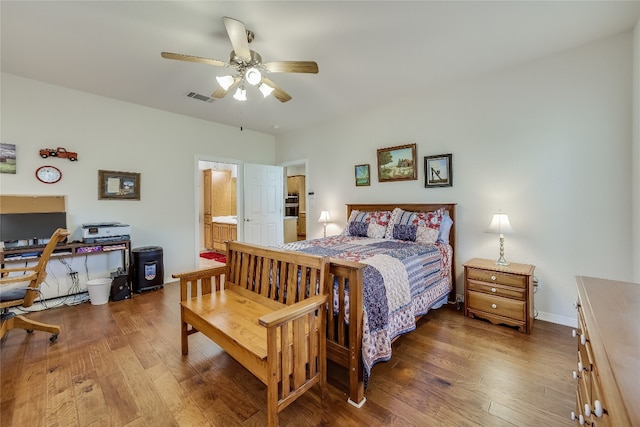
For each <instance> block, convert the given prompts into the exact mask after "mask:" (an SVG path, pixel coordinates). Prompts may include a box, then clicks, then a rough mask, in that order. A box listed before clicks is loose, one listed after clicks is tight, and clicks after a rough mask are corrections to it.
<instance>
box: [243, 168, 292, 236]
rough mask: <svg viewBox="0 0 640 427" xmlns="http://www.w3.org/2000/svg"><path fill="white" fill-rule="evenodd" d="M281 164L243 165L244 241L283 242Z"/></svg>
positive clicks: (282, 173)
mask: <svg viewBox="0 0 640 427" xmlns="http://www.w3.org/2000/svg"><path fill="white" fill-rule="evenodd" d="M283 177H284V170H283V168H282V167H281V166H269V165H254V164H251V163H245V164H244V241H245V242H247V243H254V244H256V245H263V246H271V245H276V244H280V243H283V238H284V230H283V222H282V221H283V212H282V209H283V205H284V196H283V187H284V182H283V179H284V178H283Z"/></svg>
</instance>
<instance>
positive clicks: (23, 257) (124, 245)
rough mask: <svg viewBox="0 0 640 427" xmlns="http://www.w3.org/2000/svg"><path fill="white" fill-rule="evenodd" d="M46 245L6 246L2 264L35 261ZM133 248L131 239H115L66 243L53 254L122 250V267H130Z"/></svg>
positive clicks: (1, 256) (0, 253) (69, 254)
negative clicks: (98, 241)
mask: <svg viewBox="0 0 640 427" xmlns="http://www.w3.org/2000/svg"><path fill="white" fill-rule="evenodd" d="M43 250H44V245H42V246H35V247H34V246H28V247H16V248H4V249H3V250H2V251H0V265H1V266H2V267H3V268H4V265H5V263H11V262H24V261H35V260H37V259H38V257H39V256H40V254H41V253H42V251H43ZM130 250H131V240H128V239H125V240H114V241H109V242H103V243H64V244H62V245H58V246H56V248H55V249H54V250H53V254H51V258H52V259H53V258H55V257H77V256H82V255H95V254H104V253H108V252H112V251H120V252H121V254H122V268H124V269H125V270H126V269H128V267H129V253H130Z"/></svg>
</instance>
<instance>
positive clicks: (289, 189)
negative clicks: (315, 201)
mask: <svg viewBox="0 0 640 427" xmlns="http://www.w3.org/2000/svg"><path fill="white" fill-rule="evenodd" d="M281 166H282V167H283V169H284V178H285V179H284V183H285V189H284V196H285V200H284V202H285V205H284V206H285V214H284V242H285V243H290V242H295V241H298V240H306V239H307V208H308V207H309V203H308V198H307V195H308V190H307V160H295V161H291V162H286V163H283V164H281Z"/></svg>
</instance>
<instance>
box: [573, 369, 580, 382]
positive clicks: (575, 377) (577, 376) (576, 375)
mask: <svg viewBox="0 0 640 427" xmlns="http://www.w3.org/2000/svg"><path fill="white" fill-rule="evenodd" d="M579 378H580V375H578V373H577V372H576V371H573V379H574V380H577V379H579Z"/></svg>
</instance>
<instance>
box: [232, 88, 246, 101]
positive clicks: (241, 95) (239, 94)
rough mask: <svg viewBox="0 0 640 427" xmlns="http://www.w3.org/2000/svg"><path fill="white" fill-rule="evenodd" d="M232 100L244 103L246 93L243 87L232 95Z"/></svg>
mask: <svg viewBox="0 0 640 427" xmlns="http://www.w3.org/2000/svg"><path fill="white" fill-rule="evenodd" d="M233 98H234V99H236V100H238V101H246V100H247V91H246V90H245V88H243V87H239V88H238V90H237V91H236V93H235V94H234V95H233Z"/></svg>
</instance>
